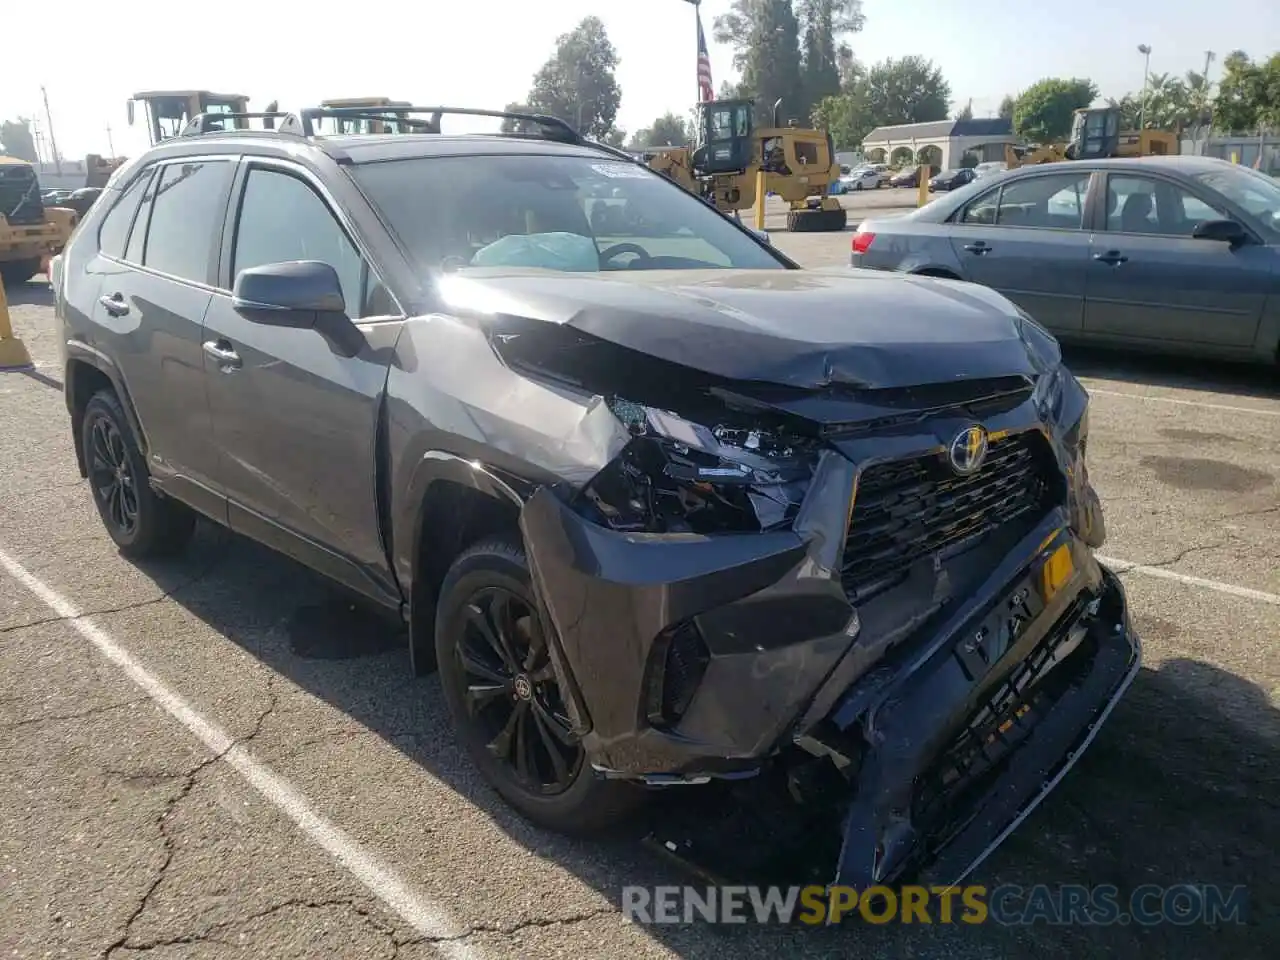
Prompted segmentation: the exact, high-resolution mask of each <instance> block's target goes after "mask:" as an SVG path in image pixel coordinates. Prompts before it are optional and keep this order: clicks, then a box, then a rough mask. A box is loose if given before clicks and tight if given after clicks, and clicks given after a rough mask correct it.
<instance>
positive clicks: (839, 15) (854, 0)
mask: <svg viewBox="0 0 1280 960" xmlns="http://www.w3.org/2000/svg"><path fill="white" fill-rule="evenodd" d="M798 2H799V7H798V8H797V10H796V15H797V18H798V20H799V23H800V27H801V30H802V33H803V38H804V40H803V56H802V58H801V76H802V79H803V83H804V94H805V98H806V99H807V101H808V102H809V103H811V104H817V103H818V102H819V101H820V100H822V99H823V98H825V97H830V96H835V95H836V94H838V93H839V92H840V90H841V86H842V72H841V66H842V63H841V58H842V57H844V56H846V52H847V57H848V58H849V59H852V57H853V50H852V49H851V48H850V47H849V46H848V45H847V44H843V43H840V42H839V40H840V38H841V37H843V36H845V35H846V34H850V33H856V32H857V31H859V30H861V29H862V26H863V24H864V23H865V22H866V18H865V17H864V16H863V15H862V0H798Z"/></svg>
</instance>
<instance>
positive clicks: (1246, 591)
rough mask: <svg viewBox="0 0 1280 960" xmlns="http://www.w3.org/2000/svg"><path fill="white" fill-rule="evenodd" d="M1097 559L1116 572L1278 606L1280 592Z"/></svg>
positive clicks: (1129, 563) (1123, 562)
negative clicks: (1174, 582) (1138, 574)
mask: <svg viewBox="0 0 1280 960" xmlns="http://www.w3.org/2000/svg"><path fill="white" fill-rule="evenodd" d="M1097 559H1098V562H1099V563H1104V564H1106V565H1107V566H1108V567H1110V568H1111V569H1112V570H1114V571H1115V572H1116V573H1140V574H1142V575H1143V576H1144V577H1155V578H1156V579H1159V580H1173V581H1176V582H1177V583H1185V584H1186V585H1187V586H1189V587H1204V589H1206V590H1216V591H1217V592H1218V593H1226V594H1230V595H1231V596H1233V597H1240V598H1242V599H1244V600H1257V601H1258V602H1259V603H1269V604H1271V605H1272V606H1275V607H1280V594H1276V593H1267V591H1265V590H1254V589H1253V588H1252V587H1238V586H1236V585H1235V584H1234V583H1222V582H1221V581H1219V580H1206V579H1205V578H1204V577H1193V576H1191V575H1190V574H1186V573H1178V572H1177V571H1175V570H1166V569H1165V568H1164V567H1148V566H1146V565H1144V564H1141V563H1131V562H1130V561H1128V560H1119V559H1117V558H1115V557H1103V556H1098V558H1097Z"/></svg>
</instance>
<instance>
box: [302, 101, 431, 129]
mask: <svg viewBox="0 0 1280 960" xmlns="http://www.w3.org/2000/svg"><path fill="white" fill-rule="evenodd" d="M410 106H413V104H411V103H410V102H409V101H408V100H392V99H391V98H390V97H346V98H344V99H341V100H321V101H320V107H321V109H323V110H333V109H339V110H341V109H350V108H356V107H364V108H368V111H369V115H368V116H357V117H324V118H321V119H320V121H319V124H318V125H319V127H320V130H321V131H322V132H326V131H325V128H326V126H329V125H330V124H331V125H332V132H334V133H340V134H341V133H410V132H413V131H414V130H417V129H424V130H425V128H427V127H429V126H430V124H429V123H428V122H425V121H420V120H418V121H415V120H411V119H410V118H409V116H408V115H407V114H406V113H405V112H404V110H403V108H404V107H410ZM397 108H401V109H399V110H397ZM426 132H430V131H429V130H426Z"/></svg>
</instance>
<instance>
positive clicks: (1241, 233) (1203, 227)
mask: <svg viewBox="0 0 1280 960" xmlns="http://www.w3.org/2000/svg"><path fill="white" fill-rule="evenodd" d="M1191 236H1192V237H1194V238H1195V239H1196V240H1217V241H1219V242H1221V243H1229V244H1231V246H1233V247H1238V246H1240V245H1241V244H1242V243H1245V242H1246V241H1247V240H1248V239H1249V235H1248V234H1247V233H1246V232H1245V229H1244V227H1242V226H1241V225H1240V224H1239V223H1237V222H1236V221H1234V220H1205V221H1204V222H1203V223H1198V224H1196V228H1195V229H1194V230H1192V231H1191Z"/></svg>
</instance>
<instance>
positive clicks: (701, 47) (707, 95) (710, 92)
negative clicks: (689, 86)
mask: <svg viewBox="0 0 1280 960" xmlns="http://www.w3.org/2000/svg"><path fill="white" fill-rule="evenodd" d="M694 15H695V16H697V18H698V99H699V100H701V101H704V102H705V101H707V100H714V99H715V96H716V92H715V87H714V86H712V84H711V55H710V54H708V53H707V36H706V34H704V33H703V32H702V14H701V13H699V12H698V10H697V8H695V9H694Z"/></svg>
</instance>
